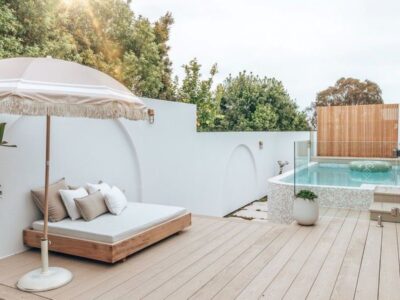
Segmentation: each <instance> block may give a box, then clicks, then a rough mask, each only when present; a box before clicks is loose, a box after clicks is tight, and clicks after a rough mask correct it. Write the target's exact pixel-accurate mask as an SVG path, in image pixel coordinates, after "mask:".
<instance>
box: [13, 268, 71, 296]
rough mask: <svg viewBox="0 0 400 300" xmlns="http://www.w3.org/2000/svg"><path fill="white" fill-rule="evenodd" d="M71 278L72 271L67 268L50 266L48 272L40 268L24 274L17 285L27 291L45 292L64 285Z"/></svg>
mask: <svg viewBox="0 0 400 300" xmlns="http://www.w3.org/2000/svg"><path fill="white" fill-rule="evenodd" d="M71 280H72V273H71V272H70V271H68V270H67V269H64V268H58V267H50V268H48V270H47V272H42V269H41V268H40V269H36V270H33V271H31V272H29V273H27V274H25V275H24V276H22V277H21V279H20V280H19V281H18V283H17V287H18V289H20V290H22V291H25V292H43V291H48V290H53V289H56V288H59V287H62V286H63V285H66V284H67V283H69V282H70V281H71Z"/></svg>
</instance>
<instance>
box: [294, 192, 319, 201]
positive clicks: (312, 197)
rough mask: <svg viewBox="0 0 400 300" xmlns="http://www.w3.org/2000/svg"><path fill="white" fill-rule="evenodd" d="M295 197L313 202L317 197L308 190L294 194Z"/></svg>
mask: <svg viewBox="0 0 400 300" xmlns="http://www.w3.org/2000/svg"><path fill="white" fill-rule="evenodd" d="M296 197H297V198H301V199H304V200H310V201H314V200H315V199H316V198H318V196H317V195H316V194H315V193H314V192H312V191H309V190H301V191H300V192H298V193H297V194H296Z"/></svg>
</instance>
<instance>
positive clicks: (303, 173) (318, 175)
mask: <svg viewBox="0 0 400 300" xmlns="http://www.w3.org/2000/svg"><path fill="white" fill-rule="evenodd" d="M295 177H296V185H301V184H307V185H329V186H345V187H360V186H361V185H362V184H377V185H400V168H399V166H393V167H392V169H391V170H390V171H388V172H375V173H373V172H359V171H352V170H350V168H349V166H348V165H347V164H333V163H318V164H315V165H312V166H310V167H307V168H304V169H301V170H299V171H297V172H296V176H294V174H292V175H290V176H287V177H284V178H282V179H281V181H283V182H286V183H293V182H294V178H295Z"/></svg>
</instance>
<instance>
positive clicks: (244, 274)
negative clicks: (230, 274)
mask: <svg viewBox="0 0 400 300" xmlns="http://www.w3.org/2000/svg"><path fill="white" fill-rule="evenodd" d="M300 229H301V227H300V226H298V225H296V224H293V225H291V226H289V227H288V228H286V230H285V231H283V232H282V234H281V235H280V236H279V237H278V238H277V239H275V240H274V241H273V242H272V243H271V244H270V245H269V246H268V247H267V248H265V249H264V250H263V251H262V252H261V253H260V254H259V255H258V256H257V257H256V259H254V260H253V261H252V262H251V263H249V264H248V265H247V266H246V267H245V268H244V269H243V270H241V271H240V272H239V273H238V274H237V276H235V278H233V279H232V280H231V281H230V282H229V283H228V284H227V285H226V286H224V288H223V289H222V290H221V291H219V292H218V294H216V295H215V297H214V298H213V299H221V300H224V299H234V298H236V297H237V296H238V295H239V294H240V293H241V291H242V290H243V289H244V288H245V287H246V286H247V285H248V284H249V283H250V282H251V281H252V280H253V278H254V277H256V276H257V274H258V273H259V272H260V271H261V270H262V269H263V268H264V266H265V265H266V264H268V262H270V261H271V260H272V259H273V258H274V256H275V255H276V254H277V253H278V252H279V251H280V250H281V249H282V248H283V247H284V246H285V245H286V243H287V242H288V241H289V240H290V239H291V238H292V237H293V236H294V235H295V234H296V233H297V232H298V231H299V230H300Z"/></svg>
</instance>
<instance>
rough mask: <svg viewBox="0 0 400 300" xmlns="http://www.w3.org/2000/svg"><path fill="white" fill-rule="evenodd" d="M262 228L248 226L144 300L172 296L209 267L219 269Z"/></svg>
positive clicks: (259, 226)
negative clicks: (224, 261)
mask: <svg viewBox="0 0 400 300" xmlns="http://www.w3.org/2000/svg"><path fill="white" fill-rule="evenodd" d="M261 226H262V225H259V224H257V223H255V224H251V225H250V226H246V228H245V229H244V230H243V231H241V232H240V233H239V234H237V235H235V236H234V237H233V238H232V239H230V240H229V241H227V242H226V243H224V244H222V245H221V246H219V247H218V248H217V249H215V250H214V251H213V252H211V253H208V254H207V255H205V256H203V257H202V258H201V259H199V260H198V261H196V262H195V263H193V264H191V265H190V266H188V267H187V268H186V269H184V270H182V271H181V272H179V273H178V274H176V275H175V276H172V277H171V278H169V279H168V280H167V281H165V282H164V283H163V284H162V285H160V286H159V287H156V289H154V290H153V291H152V292H151V293H149V294H148V295H146V296H145V297H144V298H143V299H147V300H150V299H161V298H166V297H167V296H168V295H170V294H172V293H173V292H175V291H176V290H177V289H178V288H179V287H181V286H182V285H183V284H185V283H186V282H187V281H188V280H189V279H191V278H193V277H194V276H196V275H197V274H199V273H200V272H201V271H203V270H204V269H206V268H207V267H210V266H213V267H218V264H220V263H223V260H224V259H227V258H229V256H228V254H229V253H232V252H233V253H234V255H235V257H236V256H237V252H236V251H235V250H237V249H240V248H239V247H240V245H243V243H245V241H246V238H248V237H249V236H250V237H252V236H254V233H255V232H258V231H259V229H260V228H261ZM263 232H264V230H263ZM128 296H129V295H128ZM172 299H175V298H172Z"/></svg>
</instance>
